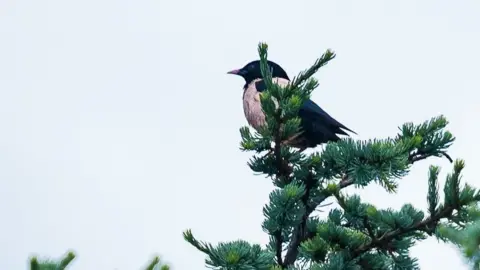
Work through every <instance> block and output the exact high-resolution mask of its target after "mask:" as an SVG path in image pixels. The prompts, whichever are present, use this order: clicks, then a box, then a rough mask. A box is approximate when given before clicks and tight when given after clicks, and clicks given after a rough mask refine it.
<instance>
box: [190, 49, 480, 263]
mask: <svg viewBox="0 0 480 270" xmlns="http://www.w3.org/2000/svg"><path fill="white" fill-rule="evenodd" d="M258 51H259V55H260V60H261V66H262V76H263V79H264V80H265V83H266V85H267V88H268V89H267V90H266V91H265V92H263V93H262V94H261V103H262V107H263V110H264V112H265V115H266V122H267V125H266V126H265V127H264V128H263V129H261V130H260V131H259V132H255V133H252V132H251V131H250V129H249V128H248V127H243V128H241V129H240V134H241V137H242V141H241V150H243V151H250V152H254V153H255V154H256V155H255V156H254V157H253V158H252V159H251V160H250V161H249V163H248V165H249V167H250V168H251V170H252V171H253V172H256V173H262V174H264V175H266V176H268V177H270V178H271V179H272V181H273V184H274V186H275V189H274V190H273V191H272V192H271V194H270V202H269V203H268V204H267V205H265V207H264V209H263V212H264V216H265V220H264V222H263V224H262V228H263V230H264V231H265V232H266V233H268V234H269V236H270V241H269V244H268V245H267V246H266V247H261V246H260V245H258V244H250V243H247V242H246V241H243V240H237V241H232V242H224V243H220V244H218V245H216V246H213V245H212V244H208V243H206V242H202V241H199V240H197V239H196V238H195V237H194V236H193V234H192V232H191V231H190V230H187V231H185V232H184V238H185V239H186V240H187V241H188V242H189V243H191V244H192V245H193V246H194V247H196V248H197V249H199V250H200V251H202V252H204V253H205V254H206V255H207V259H206V264H207V266H209V267H211V268H213V269H231V270H233V269H238V270H240V269H241V270H247V269H252V270H253V269H263V270H279V269H315V270H320V269H323V270H327V269H331V270H337V269H352V270H353V269H418V264H417V259H416V258H412V257H411V256H410V255H409V249H410V248H411V247H412V246H413V245H414V244H415V243H416V242H418V241H421V240H423V239H426V238H427V237H437V238H439V239H442V240H445V241H454V239H456V241H457V243H461V245H464V246H468V247H470V246H474V247H476V248H477V250H478V237H477V239H476V242H473V243H470V242H469V243H466V241H462V240H459V239H465V237H464V238H460V237H457V238H455V237H454V236H453V235H456V234H455V233H458V229H459V228H461V227H462V226H465V225H468V224H470V226H473V227H469V228H472V229H471V230H478V228H479V226H475V225H474V224H475V223H472V222H473V221H474V220H475V219H474V214H472V211H470V212H469V209H470V207H471V205H472V204H476V203H478V201H479V200H480V192H479V191H478V190H477V189H475V188H473V187H471V186H470V185H468V184H462V183H460V179H461V173H462V169H463V168H464V166H465V164H464V162H463V161H462V160H455V161H453V160H452V159H451V158H450V156H449V155H448V154H447V150H448V148H449V147H450V146H451V145H452V143H453V142H454V140H455V138H454V137H453V135H452V134H451V133H450V132H448V131H447V130H445V128H446V126H447V124H448V122H447V120H446V119H445V118H444V117H443V116H438V117H434V118H432V119H431V120H428V121H425V122H424V123H420V124H414V123H406V124H404V125H402V126H401V127H400V132H399V133H398V134H397V135H396V136H395V137H393V138H386V139H373V140H367V141H355V140H353V139H344V140H341V141H339V142H336V143H328V144H327V145H326V146H325V147H324V150H323V151H321V152H316V153H313V154H308V155H307V154H305V153H303V152H302V153H300V152H298V151H297V150H295V149H292V148H290V147H288V146H286V145H284V144H282V142H283V141H284V140H286V139H287V138H289V137H291V136H293V135H294V134H296V133H297V132H298V131H299V130H300V129H299V127H300V119H299V118H298V117H297V112H298V110H299V109H300V106H301V104H302V103H303V101H304V100H306V99H308V98H309V97H310V95H311V93H312V91H313V90H314V89H315V88H316V87H317V86H318V82H317V80H316V79H315V78H313V77H312V75H314V74H315V73H316V72H317V71H318V70H319V69H320V68H321V67H323V66H325V65H326V64H327V63H328V62H329V61H331V60H332V59H334V58H335V54H334V53H333V52H332V51H330V50H327V51H326V52H325V53H324V54H323V55H322V56H321V57H320V58H319V59H318V60H317V61H316V62H315V63H314V64H313V66H312V67H311V68H309V69H307V70H305V71H304V72H301V73H300V74H299V75H298V76H297V77H295V78H294V79H293V80H292V81H291V83H290V84H289V85H288V86H286V87H284V88H283V87H281V86H279V85H277V84H275V83H273V82H272V77H271V73H270V70H269V69H268V66H267V45H266V44H262V43H261V44H260V45H259V47H258ZM274 99H275V100H276V101H277V103H278V104H279V106H276V105H275V102H274V101H273V100H274ZM272 142H274V146H273V148H272V146H271V144H272ZM263 152H267V153H269V154H267V155H265V154H263ZM430 157H442V158H447V159H448V160H450V162H452V163H453V171H452V173H451V174H449V175H448V176H447V178H446V181H445V185H444V186H443V188H440V187H439V184H438V175H439V171H440V168H439V167H436V166H431V167H430V169H429V171H428V176H427V177H426V180H427V181H425V185H428V194H427V196H426V197H427V201H428V212H427V213H425V212H423V211H421V210H419V209H416V208H415V207H414V206H413V205H411V204H405V205H403V207H401V209H400V210H393V209H382V208H380V207H379V206H374V205H371V204H369V203H365V202H363V201H362V199H361V198H360V197H359V196H357V195H353V196H347V195H345V194H344V192H342V190H343V189H344V188H346V187H349V186H356V187H365V186H367V185H369V184H372V183H377V184H379V185H381V186H382V187H384V188H385V189H386V190H387V191H388V192H395V190H396V188H397V186H398V184H399V180H400V179H401V178H402V177H404V176H406V175H407V174H408V172H409V170H410V169H411V168H412V166H414V165H415V163H416V162H418V161H420V160H425V159H427V158H430ZM442 191H443V193H444V199H443V201H440V199H439V193H440V192H442ZM329 197H334V198H335V199H336V202H337V203H338V206H339V207H338V208H336V209H333V210H331V211H330V212H329V213H328V217H327V218H325V219H320V218H319V217H316V216H315V215H313V212H314V210H315V209H317V208H318V207H320V206H321V205H322V203H324V202H325V200H326V199H327V198H329ZM476 213H478V212H476ZM440 229H441V230H440ZM452 230H455V232H453V233H452ZM441 232H443V233H441ZM465 233H467V232H465ZM474 233H476V235H477V236H478V235H480V234H479V233H478V231H477V232H474ZM467 253H469V254H470V253H471V251H468V252H467ZM467 255H468V254H467ZM478 255H479V254H478V253H474V254H473V253H472V255H471V257H472V258H473V257H478Z"/></svg>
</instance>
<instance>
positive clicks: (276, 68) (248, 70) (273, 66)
mask: <svg viewBox="0 0 480 270" xmlns="http://www.w3.org/2000/svg"><path fill="white" fill-rule="evenodd" d="M268 67H269V68H270V70H271V71H272V77H273V78H276V77H277V78H283V79H287V80H290V79H289V78H288V75H287V72H285V70H283V68H282V67H281V66H280V65H278V64H277V63H274V62H272V61H268ZM228 74H234V75H238V76H241V77H242V78H244V79H245V82H246V85H248V84H249V83H251V82H252V81H253V80H255V79H261V78H262V71H261V69H260V60H256V61H252V62H250V63H248V64H246V65H245V66H244V67H243V68H241V69H235V70H232V71H229V72H228Z"/></svg>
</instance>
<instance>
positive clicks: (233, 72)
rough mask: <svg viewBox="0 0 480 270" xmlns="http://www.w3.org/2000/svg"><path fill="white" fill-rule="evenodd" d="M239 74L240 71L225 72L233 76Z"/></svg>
mask: <svg viewBox="0 0 480 270" xmlns="http://www.w3.org/2000/svg"><path fill="white" fill-rule="evenodd" d="M239 73H240V69H234V70H230V71H229V72H227V74H234V75H238V74H239Z"/></svg>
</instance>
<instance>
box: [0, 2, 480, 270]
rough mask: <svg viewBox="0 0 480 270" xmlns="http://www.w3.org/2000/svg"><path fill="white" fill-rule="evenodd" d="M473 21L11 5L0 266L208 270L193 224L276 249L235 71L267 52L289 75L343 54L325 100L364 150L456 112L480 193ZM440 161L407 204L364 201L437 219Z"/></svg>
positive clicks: (380, 6)
mask: <svg viewBox="0 0 480 270" xmlns="http://www.w3.org/2000/svg"><path fill="white" fill-rule="evenodd" d="M478 14H480V5H479V4H478V1H473V0H472V1H455V2H452V1H446V0H436V1H433V0H430V1H421V2H420V1H413V0H409V1H396V2H395V3H394V1H388V2H387V1H369V0H364V1H343V2H342V3H337V2H335V4H334V3H333V1H318V0H317V1H278V0H277V1H273V0H269V1H254V0H244V1H238V0H237V1H220V0H202V1H194V0H190V1H184V0H178V1H165V0H155V1H154V0H149V1H146V0H145V1H122V0H103V1H98V0H96V1H94V0H83V1H60V0H49V1H47V0H45V1H33V0H30V1H28V0H2V1H0V216H1V222H0V269H9V270H10V269H12V270H13V269H25V267H26V265H27V258H28V256H30V255H33V254H39V255H42V256H43V255H45V256H52V257H54V258H55V257H60V256H61V255H62V254H64V252H66V251H67V250H69V249H73V250H74V251H75V252H76V253H77V254H78V258H77V259H76V261H75V263H74V264H73V266H72V268H71V269H139V267H141V266H143V265H144V264H145V263H147V261H148V260H149V259H150V258H151V256H153V255H154V254H160V255H162V257H163V258H165V259H166V260H167V261H169V262H171V263H172V265H173V267H174V269H204V268H205V267H204V258H205V256H204V255H203V254H201V253H200V252H199V251H197V250H195V249H194V248H193V247H191V246H190V245H189V244H187V243H186V242H185V241H184V240H183V238H182V234H181V233H182V231H184V230H185V229H187V228H192V229H193V232H194V234H195V235H196V236H197V237H198V238H200V239H202V240H205V241H210V242H212V243H217V242H218V241H229V240H235V239H245V240H248V241H250V242H252V243H260V244H265V243H266V242H267V241H268V237H267V235H266V234H265V233H263V232H262V229H261V226H260V224H261V222H262V220H263V216H262V207H263V205H264V204H265V203H266V202H267V199H268V194H269V192H270V190H271V189H272V184H271V182H270V180H268V179H265V178H263V177H261V176H254V175H253V174H252V172H251V171H250V169H249V168H248V167H247V166H246V162H247V160H248V158H249V157H250V155H251V154H250V153H242V152H240V151H239V149H238V147H239V141H240V135H239V132H238V128H239V127H240V126H242V125H245V124H246V121H245V120H244V116H243V111H242V105H241V96H242V85H243V81H242V80H241V79H240V78H238V77H234V76H229V75H226V74H225V73H226V72H227V71H228V70H231V69H234V68H240V67H242V66H243V65H244V64H245V63H247V62H249V61H250V60H253V59H256V58H257V57H258V56H257V44H258V42H259V41H265V42H267V43H268V44H269V45H270V50H269V58H270V59H271V60H274V61H276V62H278V63H280V64H281V65H282V66H283V67H284V68H285V69H286V70H287V72H288V73H289V74H290V75H291V76H293V75H295V74H296V73H298V72H299V71H301V70H303V69H305V68H307V67H309V66H310V65H311V64H312V63H313V62H314V61H315V59H316V58H317V57H319V56H320V55H321V54H322V53H323V52H324V51H325V50H326V49H327V48H331V49H333V50H334V51H335V52H336V53H337V55H338V56H337V58H336V59H335V60H334V61H333V62H331V63H330V64H329V65H327V66H326V67H324V68H322V69H321V71H320V72H319V73H318V75H317V77H318V78H319V79H320V87H319V88H318V90H317V91H316V92H315V93H314V95H313V100H315V101H316V102H317V103H318V104H319V105H320V106H322V107H323V108H324V109H325V110H326V111H327V112H329V113H330V114H331V115H332V116H333V117H335V118H336V119H337V120H339V121H341V122H342V123H344V124H345V125H346V126H348V127H350V128H352V129H353V130H355V131H356V132H357V133H358V134H359V135H358V136H356V137H355V138H357V139H369V138H374V137H379V138H384V137H387V136H394V135H395V134H396V132H397V127H398V126H399V125H401V124H402V123H404V122H407V121H414V122H416V123H418V122H421V121H424V120H427V119H429V118H430V117H433V116H437V115H439V114H444V115H445V116H446V117H447V118H448V119H449V120H450V122H451V124H450V126H449V130H451V131H452V132H453V133H454V135H456V137H457V141H456V143H455V144H454V146H453V147H452V148H451V151H450V153H451V155H452V157H454V158H464V159H465V160H466V164H467V168H466V169H465V173H464V178H463V179H464V180H466V181H468V182H470V183H472V184H473V185H476V186H477V187H479V186H480V185H479V183H478V178H477V174H476V170H475V169H476V166H478V164H479V161H480V159H479V157H478V152H479V151H480V145H479V143H478V134H479V132H480V128H479V122H478V118H479V116H480V107H479V106H478V105H479V102H480V98H479V96H478V92H479V91H480V76H479V62H480V52H479V48H480V38H479V37H480V30H479V29H480V16H479V15H478ZM429 164H437V165H441V166H443V169H442V174H441V175H442V182H443V179H444V177H445V175H446V173H447V172H450V171H451V168H452V166H451V165H450V164H449V163H448V162H447V161H445V160H441V159H430V160H428V161H423V162H420V163H419V164H418V165H417V166H415V168H414V169H413V170H412V172H411V174H410V175H409V176H408V177H406V178H404V179H402V180H401V184H400V188H399V191H398V194H396V195H388V194H387V193H386V192H385V191H383V190H382V189H381V188H379V187H377V186H375V185H372V186H371V187H368V188H366V189H364V190H361V191H359V192H360V193H361V194H362V195H363V196H364V199H365V200H366V201H369V202H372V203H375V204H376V205H378V206H379V207H393V208H399V207H400V206H401V205H402V204H403V203H406V202H410V203H413V204H414V205H415V206H417V207H420V208H422V209H425V208H426V191H427V182H426V181H427V177H426V176H427V168H428V166H429ZM350 190H351V191H352V192H353V191H354V190H353V189H350ZM411 253H412V255H414V256H416V257H418V258H419V260H420V266H421V267H422V269H437V267H438V266H441V267H442V268H444V269H466V268H465V266H464V264H463V259H462V258H461V257H460V256H459V254H458V252H457V251H456V250H455V249H453V248H452V247H450V246H448V245H444V244H440V243H437V241H436V240H435V239H431V240H428V241H425V242H422V243H421V244H418V245H417V246H416V247H415V248H413V249H412V252H411ZM462 267H463V268H462Z"/></svg>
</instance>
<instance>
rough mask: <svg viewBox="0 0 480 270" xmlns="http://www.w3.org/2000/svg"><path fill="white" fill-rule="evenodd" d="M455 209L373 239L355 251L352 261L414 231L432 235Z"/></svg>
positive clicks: (446, 209) (446, 210)
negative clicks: (437, 226)
mask: <svg viewBox="0 0 480 270" xmlns="http://www.w3.org/2000/svg"><path fill="white" fill-rule="evenodd" d="M453 210H454V208H453V207H451V206H450V207H445V208H444V209H442V211H440V212H438V213H437V214H436V215H435V216H431V217H428V218H427V219H425V220H423V221H421V222H418V223H416V224H414V225H413V226H411V227H409V228H405V229H397V230H394V231H391V232H388V233H385V234H384V235H382V236H381V237H379V238H378V239H373V240H372V241H371V242H370V243H369V244H366V245H363V246H361V247H360V248H358V249H356V250H354V251H353V252H352V259H353V258H356V257H357V256H359V255H361V254H362V253H364V252H367V251H369V250H371V249H373V248H382V247H385V246H387V245H388V243H390V241H392V240H393V239H396V238H400V237H402V236H403V235H406V234H409V233H411V232H414V231H423V232H426V233H428V234H431V233H432V231H431V228H434V227H435V226H436V224H437V223H438V222H439V221H440V220H441V219H443V218H448V217H449V216H450V215H451V214H452V212H453Z"/></svg>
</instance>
